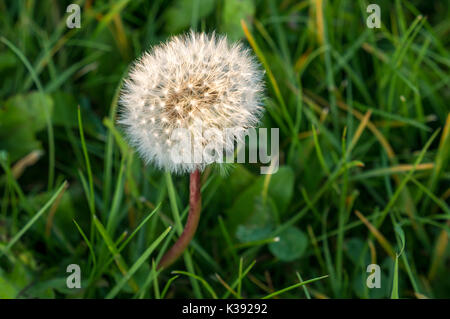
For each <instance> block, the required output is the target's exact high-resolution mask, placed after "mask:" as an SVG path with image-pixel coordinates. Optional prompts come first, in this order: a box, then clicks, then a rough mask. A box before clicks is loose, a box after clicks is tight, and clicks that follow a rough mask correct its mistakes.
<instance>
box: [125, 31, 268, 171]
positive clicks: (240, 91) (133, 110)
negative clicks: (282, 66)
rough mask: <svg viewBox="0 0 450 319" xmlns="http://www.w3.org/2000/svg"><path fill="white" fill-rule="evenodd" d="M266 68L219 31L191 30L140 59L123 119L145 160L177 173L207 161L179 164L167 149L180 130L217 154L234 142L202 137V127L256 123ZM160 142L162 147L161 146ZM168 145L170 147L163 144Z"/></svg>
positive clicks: (128, 89) (127, 86)
mask: <svg viewBox="0 0 450 319" xmlns="http://www.w3.org/2000/svg"><path fill="white" fill-rule="evenodd" d="M262 77H263V72H261V70H260V67H259V65H258V64H257V63H256V62H255V60H254V58H253V57H252V56H251V55H250V54H249V52H248V50H246V49H244V48H243V46H242V45H241V44H230V43H228V42H227V40H226V38H225V37H220V36H216V35H215V34H212V35H206V34H204V33H200V34H197V33H193V32H192V33H190V34H189V35H185V36H176V37H173V38H171V39H170V40H169V41H168V42H166V43H164V44H161V45H158V46H155V47H154V48H153V49H152V50H151V51H149V52H147V53H145V54H144V55H143V56H142V57H141V59H140V60H138V61H137V63H136V64H135V66H134V68H133V69H132V70H131V72H130V75H129V78H128V79H126V81H125V86H124V90H123V91H122V94H121V100H120V102H121V117H120V123H121V124H123V125H124V126H125V131H126V133H127V136H128V138H129V139H130V141H131V142H132V143H133V145H134V146H136V148H137V150H138V152H139V153H140V155H141V156H142V157H143V158H144V159H145V160H146V162H153V163H155V164H156V165H157V166H159V167H161V168H166V169H169V170H171V171H173V172H192V171H193V170H195V169H200V170H201V169H203V168H204V164H202V163H200V164H198V163H197V164H183V163H182V164H180V163H174V162H173V161H172V159H171V158H170V156H169V155H168V154H169V152H168V148H170V147H175V146H176V145H177V143H175V142H173V141H171V140H170V139H171V138H172V133H173V132H174V131H175V129H177V128H185V129H187V130H188V131H189V132H190V134H191V135H192V136H196V137H197V136H200V138H199V139H197V140H196V143H198V144H199V145H200V146H204V145H206V144H207V143H209V144H211V145H212V148H213V149H214V151H215V152H220V149H221V148H223V147H224V146H227V145H229V143H227V142H226V141H225V140H224V138H223V137H222V136H220V134H219V135H217V136H213V137H211V138H208V139H206V138H204V137H202V135H201V134H202V133H201V132H199V129H198V125H197V124H198V123H202V126H203V129H208V128H214V129H217V130H218V131H221V130H222V131H223V130H225V129H227V128H230V127H237V128H242V129H245V128H249V127H255V126H256V125H257V124H258V122H259V119H260V117H261V114H262V110H263V109H262V105H261V99H262V91H263V84H262ZM156 145H159V146H158V147H156ZM163 145H166V146H167V147H162V146H163Z"/></svg>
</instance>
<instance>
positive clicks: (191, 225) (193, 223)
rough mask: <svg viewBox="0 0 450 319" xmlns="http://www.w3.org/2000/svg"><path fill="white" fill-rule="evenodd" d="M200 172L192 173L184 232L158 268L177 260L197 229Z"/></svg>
mask: <svg viewBox="0 0 450 319" xmlns="http://www.w3.org/2000/svg"><path fill="white" fill-rule="evenodd" d="M200 187H201V185H200V172H199V171H198V170H196V171H195V172H193V173H191V175H190V184H189V215H188V218H187V222H186V225H185V226H184V230H183V233H182V234H181V236H180V238H178V240H177V242H176V243H175V244H174V245H173V246H172V247H171V248H170V250H169V251H168V252H167V253H166V254H165V255H164V256H163V257H162V259H161V261H160V263H159V265H158V269H161V268H168V267H169V266H170V265H171V264H172V263H173V262H174V261H175V260H177V259H178V257H180V255H181V254H182V253H183V252H184V250H185V249H186V247H187V246H188V245H189V243H190V242H191V240H192V238H193V237H194V235H195V232H196V231H197V226H198V222H199V220H200V211H201V206H202V204H201V201H202V199H201V192H200Z"/></svg>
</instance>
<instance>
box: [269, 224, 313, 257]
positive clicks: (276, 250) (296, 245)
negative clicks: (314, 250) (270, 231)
mask: <svg viewBox="0 0 450 319" xmlns="http://www.w3.org/2000/svg"><path fill="white" fill-rule="evenodd" d="M279 237H280V240H279V241H277V242H273V243H270V244H269V250H270V252H271V253H272V254H273V255H274V256H276V257H278V258H279V259H280V260H282V261H293V260H295V259H298V258H300V257H302V256H303V254H304V253H305V250H306V247H308V237H307V236H306V234H305V233H303V232H302V231H301V230H299V229H298V228H296V227H294V226H291V227H289V228H286V230H284V231H283V232H282V233H281V234H280V236H279Z"/></svg>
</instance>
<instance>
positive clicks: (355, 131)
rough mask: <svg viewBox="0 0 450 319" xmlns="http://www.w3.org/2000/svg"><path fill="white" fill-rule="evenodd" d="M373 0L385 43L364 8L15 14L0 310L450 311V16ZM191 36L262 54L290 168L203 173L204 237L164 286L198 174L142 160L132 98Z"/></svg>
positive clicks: (0, 124)
mask: <svg viewBox="0 0 450 319" xmlns="http://www.w3.org/2000/svg"><path fill="white" fill-rule="evenodd" d="M371 2H374V3H378V4H379V5H380V7H381V19H382V27H381V29H369V28H367V27H366V24H365V21H366V18H367V13H366V7H367V5H368V4H369V2H368V1H362V0H361V1H353V0H334V1H331V0H328V1H327V0H323V1H322V0H305V1H294V0H281V1H275V0H242V1H240V0H217V1H214V0H173V1H162V0H152V1H129V0H120V1H95V2H94V1H89V0H86V1H77V2H76V3H78V4H79V5H80V7H81V14H82V15H81V28H80V29H68V28H67V27H66V17H67V14H66V13H65V11H66V7H67V5H68V4H70V2H69V1H56V0H55V1H50V0H48V1H31V0H30V1H5V0H2V1H0V10H1V12H2V14H1V15H0V26H1V27H0V30H1V31H0V78H1V85H0V150H1V153H0V164H1V166H2V175H1V176H0V196H1V205H0V297H1V298H13V297H19V298H35V297H38V298H87V297H90V298H92V297H96V298H105V297H106V298H114V297H122V298H124V297H126V298H130V297H134V298H172V297H190V298H191V297H251V298H259V297H263V296H268V297H273V298H278V297H283V298H326V297H330V298H380V297H384V298H386V297H393V298H396V297H400V298H424V297H429V298H433V297H441V298H442V297H443V298H448V297H450V275H449V266H450V264H449V261H450V259H449V255H450V248H449V245H448V236H449V232H450V227H449V226H450V221H449V220H450V212H449V207H448V202H449V201H448V198H449V196H450V191H449V188H448V185H449V178H450V175H449V170H448V162H449V157H448V155H449V143H450V137H449V135H450V133H449V132H450V119H449V115H448V114H449V95H450V91H449V66H450V55H449V51H448V45H449V39H450V37H449V32H450V19H449V6H448V2H446V1H421V0H414V1H413V0H411V1H409V0H396V1H387V0H385V1H371ZM241 20H242V21H243V22H241ZM189 28H192V29H195V30H204V31H213V30H216V31H217V32H219V33H226V34H227V35H228V36H229V38H230V39H232V40H239V39H242V41H244V42H245V43H246V44H247V45H248V46H251V47H252V49H253V50H254V52H255V54H256V55H257V57H258V59H259V61H260V62H261V65H262V67H264V68H265V71H266V75H267V76H266V82H267V83H266V86H267V99H266V101H265V104H266V109H267V112H266V115H265V116H264V119H263V124H262V126H263V127H279V128H280V148H281V150H280V152H281V154H280V161H281V167H280V169H279V171H278V172H277V173H276V174H274V175H259V167H258V165H255V164H248V165H235V166H234V167H232V168H231V169H230V170H229V171H228V173H227V174H221V173H220V172H218V171H217V170H215V169H211V168H209V169H207V170H206V171H205V172H204V173H203V177H202V180H203V188H202V189H203V190H202V194H203V211H202V219H201V222H200V226H199V230H198V233H197V235H196V237H195V240H194V241H193V243H192V244H191V245H190V248H189V250H188V252H187V253H185V255H184V258H182V259H180V260H179V261H178V262H177V263H176V265H174V266H173V267H172V269H171V271H172V272H171V271H170V270H169V271H163V272H157V271H156V270H155V267H154V265H155V262H157V261H158V260H159V258H161V256H162V254H163V252H164V250H165V249H167V247H168V245H169V244H170V243H171V242H172V241H173V240H174V239H176V238H177V236H178V235H179V233H180V231H181V226H182V223H183V219H182V218H183V217H184V216H185V215H186V211H187V204H188V199H187V196H188V194H187V190H188V177H187V176H170V175H169V174H166V173H164V172H160V171H157V170H155V169H154V168H153V167H152V166H148V167H146V166H144V165H143V163H142V162H141V160H140V159H139V158H138V157H137V156H136V155H135V154H134V153H133V150H132V149H130V147H129V146H128V145H127V144H126V142H125V141H124V138H123V135H122V132H121V130H120V128H118V127H116V125H115V116H116V110H117V97H118V92H119V90H120V87H121V79H122V78H123V77H124V75H126V72H127V69H128V66H129V65H130V63H131V62H132V61H133V60H134V59H135V58H136V57H138V56H140V55H141V54H142V52H143V51H144V50H146V49H149V48H150V47H151V46H152V45H155V44H158V43H159V42H160V41H164V40H166V39H167V38H168V37H169V36H170V35H171V34H176V33H181V32H185V31H187V30H188V29H189ZM170 225H174V226H175V227H174V228H173V229H172V230H168V226H170ZM152 261H154V262H152ZM72 263H75V264H79V265H80V266H81V270H82V279H83V280H82V289H68V288H67V287H66V277H67V275H68V274H67V273H66V267H67V265H69V264H72ZM370 263H376V264H379V265H380V266H381V271H382V276H381V288H380V289H368V288H367V287H366V284H365V282H366V278H367V275H368V273H366V267H367V265H368V264H370ZM325 275H328V277H325V278H321V277H322V276H325ZM313 278H316V279H317V281H315V282H314V283H311V284H309V285H304V286H301V285H302V284H301V282H302V281H303V280H305V281H306V280H309V279H313ZM284 288H288V289H284ZM282 289H283V290H282Z"/></svg>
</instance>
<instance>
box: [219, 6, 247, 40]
mask: <svg viewBox="0 0 450 319" xmlns="http://www.w3.org/2000/svg"><path fill="white" fill-rule="evenodd" d="M254 13H255V4H254V3H253V1H252V0H227V1H224V8H223V25H222V31H223V32H224V33H226V34H227V35H228V37H229V39H230V40H232V41H236V40H239V39H241V38H242V37H244V31H243V30H242V27H241V19H244V20H247V19H248V17H252V16H253V15H254Z"/></svg>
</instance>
